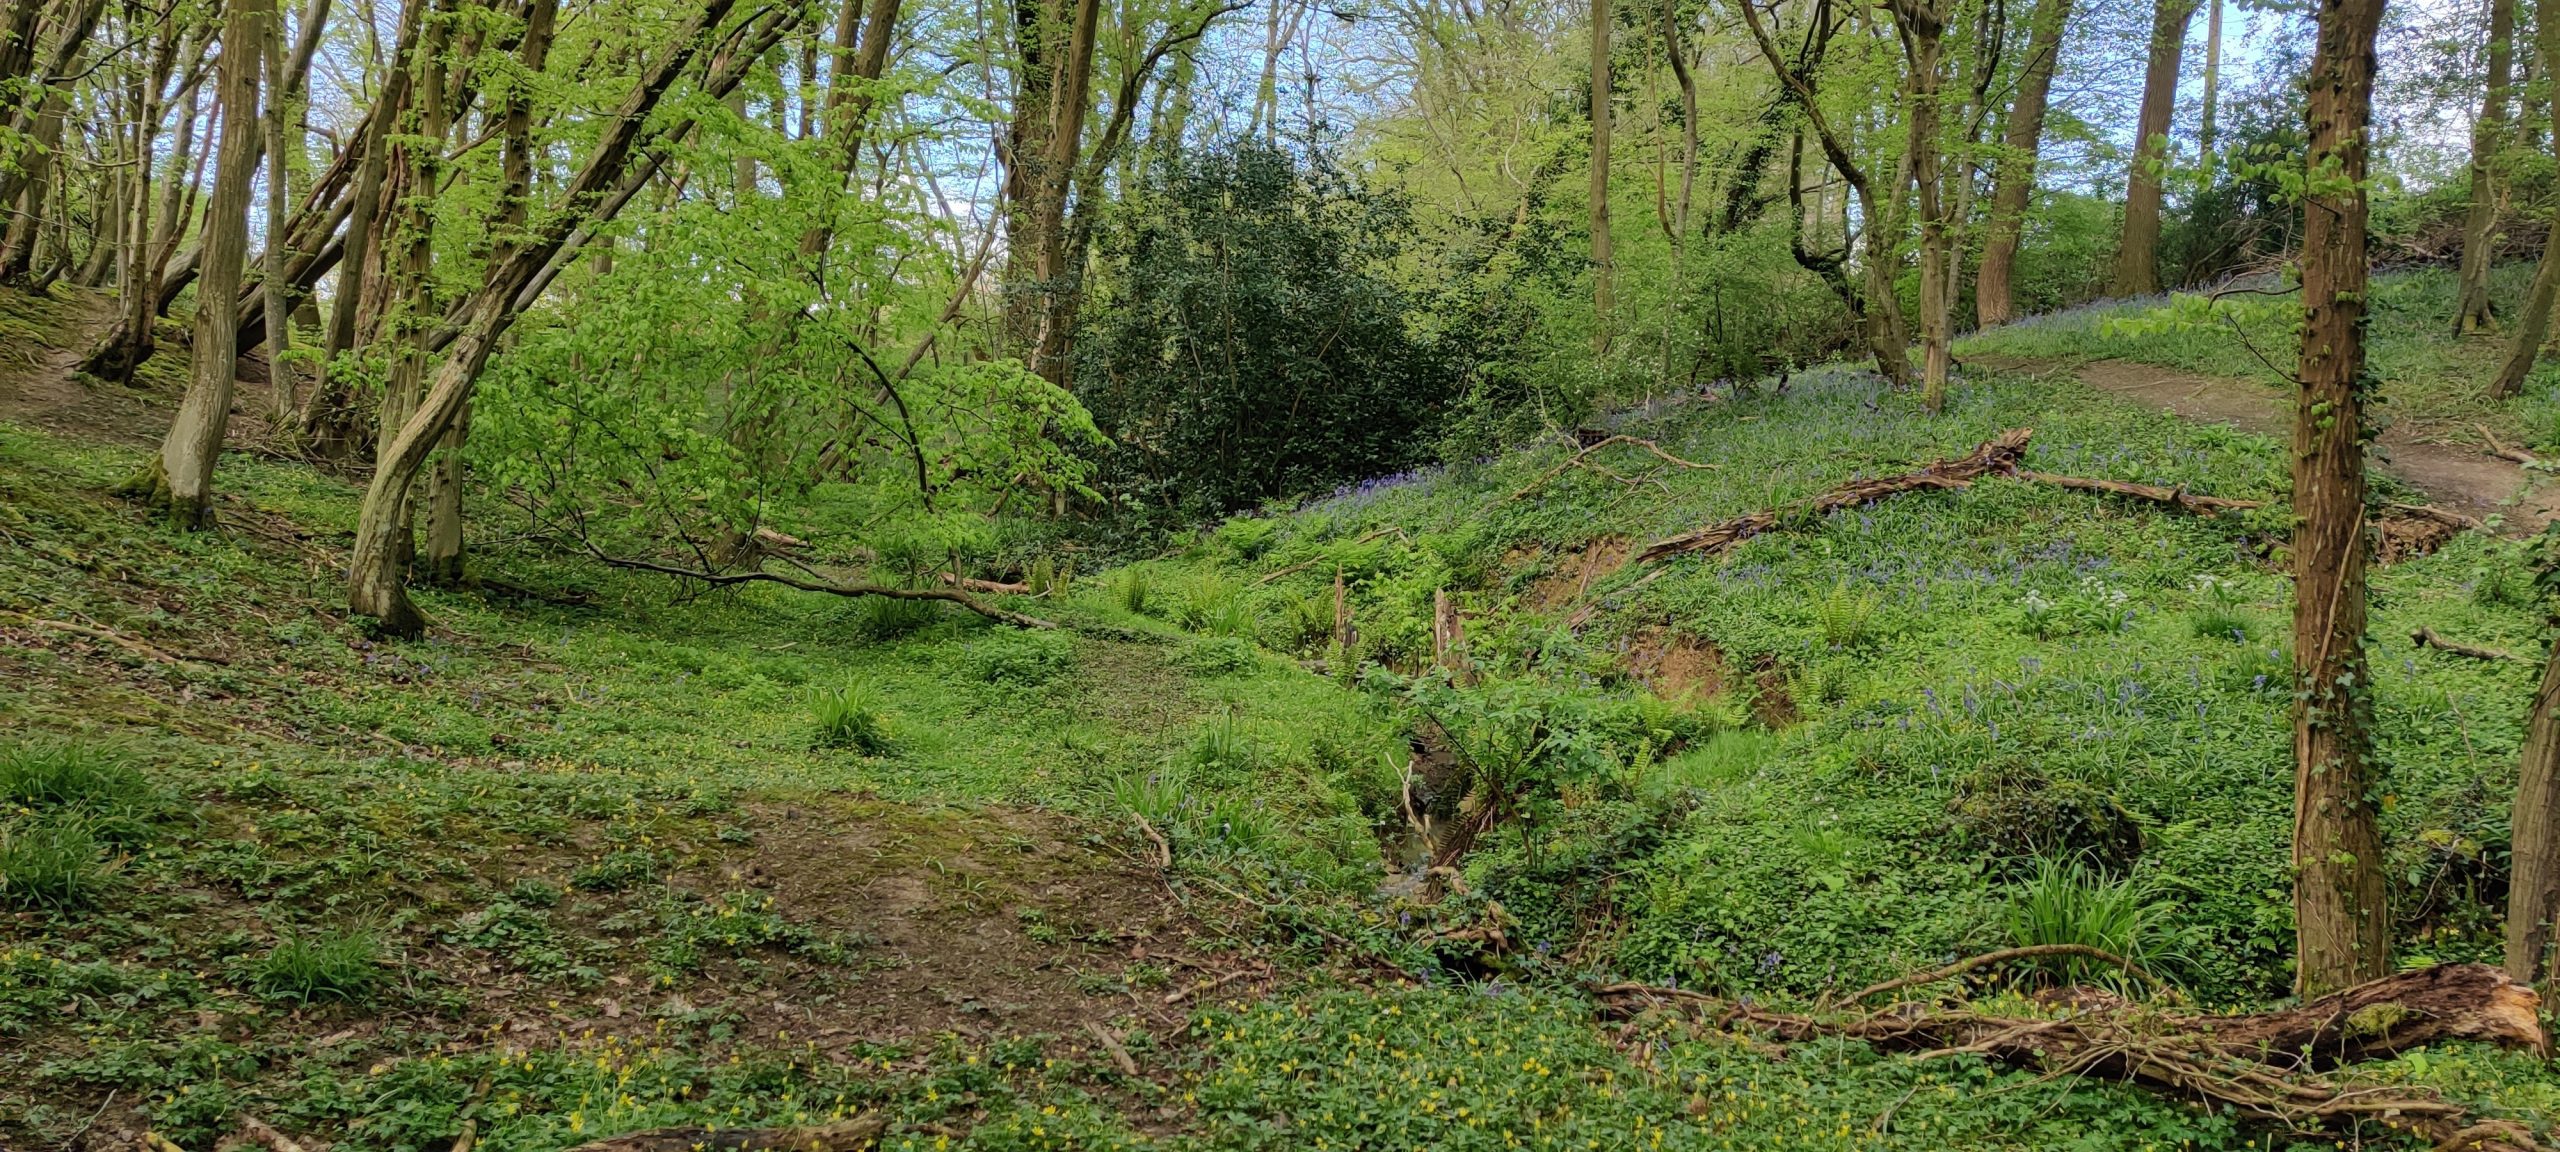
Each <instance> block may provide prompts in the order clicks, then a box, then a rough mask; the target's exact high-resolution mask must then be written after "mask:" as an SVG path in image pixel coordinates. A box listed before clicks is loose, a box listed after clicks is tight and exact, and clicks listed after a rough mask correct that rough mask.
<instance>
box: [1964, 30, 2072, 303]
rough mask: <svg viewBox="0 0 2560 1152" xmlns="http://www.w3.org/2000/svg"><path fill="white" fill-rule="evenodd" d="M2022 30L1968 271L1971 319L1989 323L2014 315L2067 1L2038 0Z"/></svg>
mask: <svg viewBox="0 0 2560 1152" xmlns="http://www.w3.org/2000/svg"><path fill="white" fill-rule="evenodd" d="M2033 19H2034V23H2033V25H2032V26H2031V27H2030V30H2029V32H2028V34H2027V58H2026V60H2025V61H2024V62H2022V63H2021V64H2020V65H2019V66H2018V94H2017V96H2016V98H2015V99H2013V100H2011V101H2010V103H2009V116H2008V121H2007V124H2006V125H2005V126H2004V127H2003V129H2002V131H2001V135H2000V146H2001V152H2000V159H1999V163H1998V166H1997V175H1996V176H1995V177H1994V180H1993V187H1992V190H1991V218H1990V220H1989V221H1988V222H1987V223H1986V224H1985V225H1984V229H1983V237H1982V262H1981V264H1979V265H1977V266H1976V267H1975V269H1974V274H1973V312H1974V322H1975V323H1977V324H1979V325H1981V326H1982V327H1985V328H1994V327H1998V326H1999V325H2002V324H2006V323H2008V322H2009V321H2011V320H2013V319H2016V318H2017V289H2016V287H2015V286H2014V285H2013V282H2012V281H2013V278H2014V277H2015V276H2016V273H2017V266H2018V238H2019V236H2020V234H2021V233H2022V232H2024V230H2025V228H2026V218H2027V203H2028V201H2029V200H2031V199H2033V198H2034V196H2035V187H2036V152H2037V149H2038V147H2039V146H2040V145H2041V144H2042V143H2043V140H2044V115H2045V105H2046V101H2047V100H2048V99H2049V98H2050V96H2051V93H2052V91H2053V66H2054V62H2055V61H2056V60H2058V59H2060V58H2061V56H2062V31H2063V27H2064V25H2065V24H2067V23H2068V22H2069V21H2070V19H2071V0H2041V2H2040V3H2038V4H2037V5H2036V11H2035V16H2034V17H2033Z"/></svg>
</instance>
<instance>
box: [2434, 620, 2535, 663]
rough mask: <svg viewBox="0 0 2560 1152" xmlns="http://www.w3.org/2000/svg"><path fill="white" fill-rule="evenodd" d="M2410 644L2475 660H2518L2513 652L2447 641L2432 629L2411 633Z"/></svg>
mask: <svg viewBox="0 0 2560 1152" xmlns="http://www.w3.org/2000/svg"><path fill="white" fill-rule="evenodd" d="M2409 642H2410V643H2412V644H2415V645H2417V646H2418V647H2420V648H2433V649H2435V650H2436V651H2438V652H2451V653H2453V654H2454V655H2456V656H2468V657H2470V658H2472V659H2474V660H2513V659H2515V658H2516V654H2515V653H2513V652H2503V651H2500V650H2498V649H2496V648H2482V647H2479V646H2477V645H2473V644H2464V643H2462V642H2460V641H2457V640H2447V639H2445V638H2444V637H2442V636H2438V635H2436V633H2435V630H2434V629H2432V628H2425V627H2421V628H2419V629H2418V630H2417V631H2415V632H2412V633H2410V634H2409Z"/></svg>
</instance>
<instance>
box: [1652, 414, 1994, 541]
mask: <svg viewBox="0 0 2560 1152" xmlns="http://www.w3.org/2000/svg"><path fill="white" fill-rule="evenodd" d="M2033 435H2035V430H2034V429H2032V428H2012V429H2010V430H2008V431H2006V432H2003V433H2001V434H1999V435H1997V436H1994V437H1992V438H1991V439H1989V440H1985V441H1983V442H1982V443H1981V444H1980V445H1979V446H1977V447H1976V448H1975V449H1974V450H1973V451H1972V452H1971V453H1969V454H1967V455H1964V456H1959V457H1956V458H1954V459H1950V460H1940V461H1937V462H1936V463H1933V464H1930V465H1928V466H1927V467H1924V468H1921V469H1919V470H1918V471H1914V472H1905V473H1903V474H1901V475H1899V476H1883V477H1878V478H1875V479H1871V480H1852V481H1850V482H1848V483H1846V484H1843V485H1840V486H1839V487H1837V488H1833V489H1832V490H1830V491H1828V492H1825V493H1823V494H1822V495H1819V496H1816V497H1814V498H1813V499H1811V500H1808V501H1806V502H1804V503H1802V504H1799V505H1795V506H1794V507H1790V508H1771V509H1766V510H1763V511H1759V512H1754V513H1751V514H1750V515H1747V516H1736V517H1734V518H1732V519H1730V520H1722V521H1718V522H1716V523H1714V524H1710V525H1707V526H1706V527H1704V528H1701V529H1698V530H1697V531H1695V532H1684V533H1681V534H1680V535H1678V536H1672V537H1668V538H1665V539H1662V540H1656V541H1654V542H1653V543H1652V544H1649V545H1646V546H1645V549H1644V551H1642V552H1639V553H1637V554H1636V558H1635V563H1638V564H1650V563H1652V562H1654V561H1656V560H1660V559H1662V558H1663V557H1666V556H1677V555H1680V554H1683V553H1689V552H1696V553H1703V554H1706V555H1714V554H1715V553H1718V552H1722V551H1724V550H1725V549H1727V548H1731V547H1733V546H1734V545H1736V544H1739V543H1741V542H1743V541H1745V540H1748V539H1750V538H1752V537H1754V536H1757V535H1760V534H1761V533H1763V532H1767V531H1769V530H1770V529H1773V528H1776V527H1777V526H1778V525H1780V524H1783V523H1785V522H1786V521H1787V520H1788V519H1789V518H1790V517H1793V516H1799V515H1813V516H1822V515H1827V514H1829V513H1832V512H1837V511H1840V510H1841V509H1844V508H1855V507H1858V506H1859V505H1862V504H1872V503H1874V502H1876V501H1878V500H1882V499H1884V498H1885V497H1888V496H1899V495H1901V494H1903V493H1905V492H1930V491H1945V490H1947V489H1951V488H1966V487H1971V486H1972V484H1973V482H1974V481H1975V480H1976V479H1979V478H1981V477H1982V476H1985V475H1989V474H1992V473H2000V472H2006V471H2008V470H2010V469H2012V468H2014V467H2016V465H2017V462H2018V457H2019V456H2020V455H2021V454H2023V453H2024V452H2025V451H2026V450H2027V439H2028V438H2029V437H2031V436H2033Z"/></svg>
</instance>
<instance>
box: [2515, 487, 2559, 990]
mask: <svg viewBox="0 0 2560 1152" xmlns="http://www.w3.org/2000/svg"><path fill="white" fill-rule="evenodd" d="M2541 559H2542V574H2541V576H2542V583H2543V584H2544V585H2545V586H2546V592H2547V591H2548V585H2549V584H2550V583H2551V582H2552V580H2553V578H2554V576H2555V575H2560V539H2555V538H2553V537H2545V538H2544V540H2543V555H2542V558H2541ZM2545 623H2546V624H2551V625H2560V612H2547V618H2546V620H2545ZM2513 813H2514V815H2513V818H2512V821H2511V824H2510V827H2511V828H2512V829H2513V836H2512V838H2511V839H2510V841H2509V843H2510V845H2511V850H2510V853H2509V856H2508V880H2507V955H2506V961H2507V963H2506V967H2507V975H2508V976H2509V977H2510V978H2512V979H2514V980H2516V981H2517V982H2519V983H2523V984H2536V985H2539V984H2542V983H2544V982H2545V981H2547V980H2549V979H2550V978H2551V976H2552V964H2553V947H2554V943H2555V939H2556V938H2560V644H2553V645H2552V646H2551V654H2550V655H2549V656H2548V657H2547V658H2546V659H2545V660H2544V661H2543V665H2542V683H2541V686H2540V687H2538V688H2536V689H2535V690H2534V693H2533V704H2532V707H2531V708H2530V709H2528V710H2527V712H2526V714H2525V737H2524V754H2523V756H2522V757H2521V763H2520V765H2519V768H2518V771H2517V774H2516V799H2515V807H2514V809H2513Z"/></svg>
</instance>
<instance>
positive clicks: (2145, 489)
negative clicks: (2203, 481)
mask: <svg viewBox="0 0 2560 1152" xmlns="http://www.w3.org/2000/svg"><path fill="white" fill-rule="evenodd" d="M2014 475H2016V476H2017V478H2018V479H2020V480H2030V481H2034V482H2035V483H2038V484H2051V485H2054V486H2055V487H2059V488H2072V489H2077V490H2079V491H2082V492H2103V493H2106V494H2108V495H2110V496H2128V497H2131V498H2133V499H2136V500H2148V501H2150V502H2152V503H2154V504H2167V505H2169V506H2171V507H2173V508H2179V509H2183V510H2185V511H2188V512H2193V513H2195V514H2196V515H2198V516H2218V515H2221V514H2222V513H2225V512H2245V511H2247V510H2249V509H2252V508H2262V507H2265V504H2264V502H2262V501H2258V500H2226V499H2224V498H2222V497H2220V496H2199V495H2196V494H2195V493H2193V492H2189V491H2187V489H2186V486H2185V485H2183V484H2181V485H2179V486H2178V487H2175V488H2162V487H2160V486H2158V485H2155V484H2134V483H2130V482H2127V481H2123V480H2100V479H2096V478H2094V477H2089V476H2059V475H2055V474H2054V473H2051V472H2030V471H2027V470H2025V469H2020V470H2018V471H2017V472H2016V473H2014Z"/></svg>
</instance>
